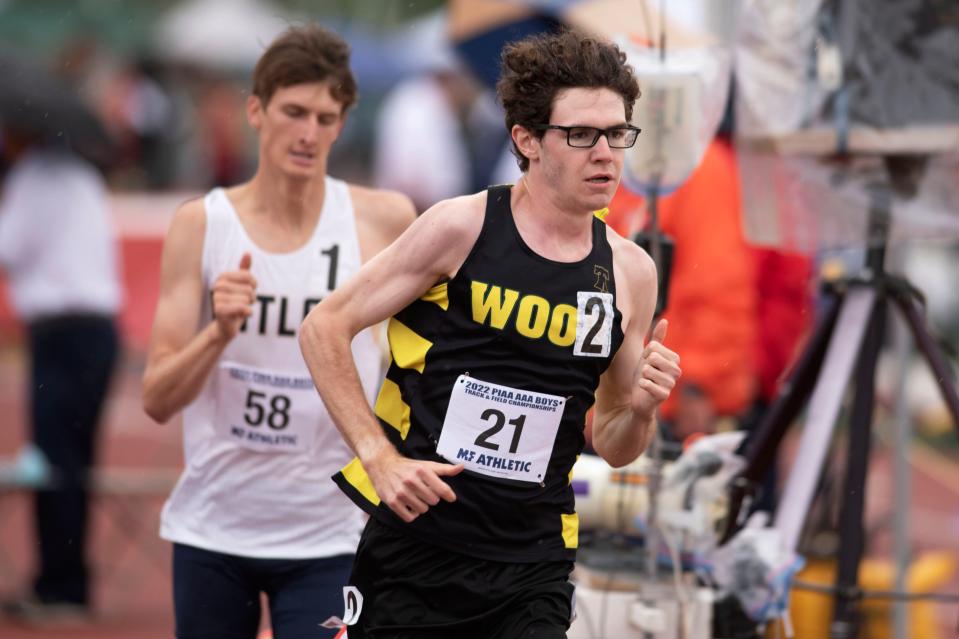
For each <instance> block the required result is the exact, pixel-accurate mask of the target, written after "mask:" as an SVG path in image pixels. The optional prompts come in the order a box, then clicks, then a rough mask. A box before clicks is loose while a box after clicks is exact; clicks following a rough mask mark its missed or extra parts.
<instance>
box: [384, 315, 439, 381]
mask: <svg viewBox="0 0 959 639" xmlns="http://www.w3.org/2000/svg"><path fill="white" fill-rule="evenodd" d="M386 336H387V338H388V339H389V341H390V352H391V353H393V361H394V362H396V365H397V366H399V367H400V368H411V369H415V370H417V371H419V372H421V373H422V372H423V366H424V365H425V363H426V352H427V351H428V350H430V347H432V346H433V342H431V341H429V340H427V339H423V338H422V337H420V336H419V335H417V334H416V333H414V332H413V331H412V330H410V329H409V327H407V326H406V325H405V324H403V323H402V322H400V321H398V320H397V319H396V318H395V317H393V318H390V323H389V326H388V328H387V329H386Z"/></svg>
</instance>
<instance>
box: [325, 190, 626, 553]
mask: <svg viewBox="0 0 959 639" xmlns="http://www.w3.org/2000/svg"><path fill="white" fill-rule="evenodd" d="M487 198H488V200H487V206H486V213H485V220H484V223H483V229H482V231H481V232H480V235H479V237H478V238H477V240H476V244H475V245H474V246H473V249H472V250H471V251H470V254H469V256H468V257H467V258H466V261H465V262H464V263H463V265H462V267H461V268H460V269H459V272H458V273H457V274H456V276H455V277H454V278H453V279H451V280H449V281H448V282H445V283H442V284H439V285H437V286H434V287H433V288H432V289H430V290H429V291H428V292H427V293H426V294H425V295H424V296H423V297H421V298H420V299H418V300H416V301H414V302H413V303H412V304H410V305H409V306H407V307H406V308H404V309H403V310H402V311H400V312H399V313H397V314H396V315H395V316H394V317H393V318H391V319H390V321H389V327H388V334H389V342H390V350H391V354H392V360H393V361H392V363H391V365H390V368H389V371H388V372H387V376H386V380H385V381H384V383H383V387H382V389H381V391H380V394H379V398H378V399H377V402H376V406H375V412H376V415H377V417H378V418H379V420H380V423H381V424H382V426H383V428H384V430H385V431H386V433H387V436H388V437H389V438H390V441H392V443H393V444H394V445H395V446H396V448H397V449H398V450H399V452H400V453H401V454H403V455H405V456H407V457H411V458H414V459H424V460H431V461H439V462H443V461H448V462H451V463H463V464H464V465H465V466H466V470H464V471H463V472H462V473H460V474H459V475H457V476H455V477H449V478H444V479H445V480H446V481H448V482H449V484H450V486H451V487H452V489H453V491H454V492H455V493H456V496H457V500H456V502H454V503H448V502H445V501H441V502H440V503H439V504H438V505H437V506H433V507H431V508H430V509H429V511H428V512H427V513H425V514H424V515H421V516H420V517H418V518H417V519H416V520H415V521H414V522H413V523H411V524H406V523H404V522H403V521H402V520H400V519H399V518H398V517H397V516H396V515H395V514H393V512H392V511H391V510H390V509H389V507H388V506H386V504H383V503H381V501H380V499H379V497H378V496H377V494H376V492H375V491H374V490H373V487H372V484H371V483H370V481H369V478H368V477H367V475H366V473H365V471H364V470H363V467H362V465H361V464H360V463H359V461H358V460H356V459H354V460H353V462H352V463H351V464H349V465H348V466H346V467H345V468H344V469H343V470H342V471H341V472H340V473H338V474H337V475H336V476H335V477H334V479H335V481H336V482H337V483H338V484H339V485H340V487H341V488H342V489H343V490H344V491H345V492H346V493H347V494H348V495H350V496H351V497H352V499H353V500H354V501H355V502H356V503H357V504H358V505H360V506H361V507H362V508H363V509H364V510H366V511H367V512H369V513H370V514H371V515H373V516H375V517H378V518H379V519H380V520H382V521H383V522H385V523H388V524H392V525H393V526H395V527H397V528H400V529H401V530H403V531H406V532H407V533H408V534H410V535H413V536H415V537H418V538H420V539H422V540H424V541H426V542H428V543H431V544H435V545H438V546H441V547H445V548H448V549H450V550H453V551H456V552H460V553H465V554H468V555H473V556H478V557H483V558H486V559H497V560H502V561H520V562H530V561H543V560H563V559H573V558H575V554H576V546H577V543H578V531H579V521H578V518H577V515H576V512H575V508H574V507H575V502H574V497H573V491H572V488H571V486H570V473H571V470H572V467H573V463H574V462H575V461H576V457H577V455H579V454H580V452H582V449H583V445H584V436H583V428H584V424H585V415H586V411H587V410H588V409H589V407H590V406H591V405H592V404H593V401H594V393H595V391H596V387H597V386H598V384H599V378H600V375H601V374H602V373H603V372H604V371H605V370H606V368H607V367H608V366H609V363H610V361H611V360H612V358H613V356H614V355H615V354H616V351H617V349H618V348H619V346H620V344H621V343H622V341H623V332H622V327H621V319H622V318H621V315H620V313H619V311H618V310H616V282H615V281H614V278H613V253H612V249H611V248H610V246H609V242H608V241H607V239H606V226H605V224H604V223H603V222H602V221H600V220H599V219H594V220H593V238H592V239H593V247H592V251H591V252H590V254H589V255H588V256H587V257H586V258H585V259H583V260H581V261H579V262H573V263H562V262H554V261H552V260H548V259H546V258H544V257H541V256H540V255H538V254H536V253H534V252H533V251H532V250H531V249H530V248H529V247H528V246H527V245H526V243H525V242H524V241H523V240H522V238H521V237H520V234H519V231H518V230H517V228H516V225H515V224H514V222H513V214H512V210H511V208H510V187H509V186H498V187H492V188H490V189H489V191H488V193H487Z"/></svg>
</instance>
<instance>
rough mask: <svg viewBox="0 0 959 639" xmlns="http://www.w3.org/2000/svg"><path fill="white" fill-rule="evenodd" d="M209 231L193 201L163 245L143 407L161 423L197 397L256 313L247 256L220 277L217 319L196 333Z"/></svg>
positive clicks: (176, 219)
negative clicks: (230, 344) (223, 356)
mask: <svg viewBox="0 0 959 639" xmlns="http://www.w3.org/2000/svg"><path fill="white" fill-rule="evenodd" d="M205 231H206V217H205V214H204V209H203V201H202V200H193V201H190V202H187V203H186V204H184V205H183V206H181V207H180V208H179V209H178V210H177V212H176V214H175V215H174V216H173V221H172V223H171V224H170V230H169V232H168V233H167V237H166V241H165V242H164V245H163V261H162V267H161V272H160V298H159V300H158V302H157V309H156V314H155V315H154V319H153V332H152V334H151V336H150V347H149V350H148V353H147V365H146V370H145V371H144V373H143V408H144V410H145V411H146V413H147V414H148V415H149V416H150V417H152V418H153V419H154V420H156V421H157V422H160V423H164V422H166V421H167V420H169V419H170V418H171V417H172V416H173V415H175V414H176V413H178V412H179V411H180V410H182V409H183V408H184V407H185V406H186V405H187V404H189V403H190V402H191V401H193V400H194V399H195V398H196V397H197V395H198V394H199V393H200V390H201V389H202V388H203V385H204V383H206V379H207V376H208V375H209V374H210V371H211V370H212V369H213V367H214V365H215V364H216V362H217V360H218V359H219V357H220V355H221V354H222V353H223V349H224V348H226V345H227V344H229V343H230V340H231V339H233V337H234V336H235V335H236V333H237V332H238V331H239V329H240V326H241V325H242V324H243V321H244V320H245V319H246V318H247V317H248V316H249V315H250V314H251V313H252V305H253V302H254V300H255V291H256V280H255V279H254V278H253V276H252V275H251V274H250V271H249V266H250V257H249V256H248V255H245V256H244V257H243V260H242V261H241V264H240V265H239V268H238V269H237V270H236V271H228V272H226V273H223V274H222V275H220V277H219V278H217V281H216V282H215V284H214V287H213V299H212V303H213V308H214V319H213V320H212V321H210V322H209V323H207V324H206V325H205V326H203V327H202V328H201V329H200V330H199V331H197V324H198V322H199V321H200V320H199V317H200V311H201V308H202V306H203V295H204V292H203V280H202V259H203V238H204V235H205Z"/></svg>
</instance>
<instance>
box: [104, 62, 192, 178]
mask: <svg viewBox="0 0 959 639" xmlns="http://www.w3.org/2000/svg"><path fill="white" fill-rule="evenodd" d="M155 76H156V70H155V69H154V68H153V65H152V64H151V63H150V62H149V61H148V60H135V61H132V62H130V63H129V64H127V65H125V66H124V67H122V68H119V69H117V70H116V71H115V72H113V73H112V74H111V75H110V77H109V78H108V79H107V80H106V82H105V86H104V87H103V89H102V91H101V92H100V95H99V99H98V100H97V105H98V107H99V109H98V110H99V111H100V115H101V116H102V118H103V121H104V122H106V123H107V125H108V126H109V128H110V130H111V133H112V134H113V137H114V139H115V140H116V141H117V144H118V147H119V148H118V153H119V156H120V157H119V159H118V161H117V166H118V168H119V173H118V174H117V175H115V176H113V177H114V180H113V182H119V183H120V184H122V185H124V186H131V187H135V188H149V189H160V188H165V187H168V186H170V182H171V179H172V176H173V170H172V166H171V165H170V164H171V163H170V162H169V157H168V150H167V148H166V147H167V145H168V144H169V142H170V139H171V136H172V132H173V120H174V111H173V102H172V100H171V99H170V97H169V96H168V95H167V93H166V91H165V89H164V88H163V86H162V85H161V84H160V83H159V82H158V81H157V79H156V77H155Z"/></svg>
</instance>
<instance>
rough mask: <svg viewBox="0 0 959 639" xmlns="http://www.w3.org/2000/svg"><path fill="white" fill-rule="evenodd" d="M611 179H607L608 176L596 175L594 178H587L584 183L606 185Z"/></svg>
mask: <svg viewBox="0 0 959 639" xmlns="http://www.w3.org/2000/svg"><path fill="white" fill-rule="evenodd" d="M612 179H613V178H611V177H609V176H608V175H597V176H595V177H591V178H589V179H588V180H586V181H587V182H589V183H590V184H608V183H609V182H610V180H612Z"/></svg>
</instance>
